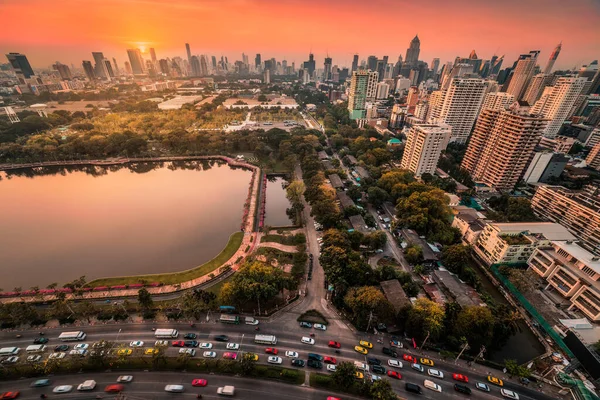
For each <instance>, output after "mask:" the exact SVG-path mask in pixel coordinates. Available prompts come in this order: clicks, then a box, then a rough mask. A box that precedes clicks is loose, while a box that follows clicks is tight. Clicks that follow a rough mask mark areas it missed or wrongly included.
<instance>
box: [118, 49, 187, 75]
mask: <svg viewBox="0 0 600 400" xmlns="http://www.w3.org/2000/svg"><path fill="white" fill-rule="evenodd" d="M185 45H186V47H187V49H188V52H189V44H187V43H186V44H185ZM127 56H128V57H129V62H130V63H131V70H132V71H133V75H144V73H145V70H144V59H143V58H142V52H141V51H140V49H127ZM190 58H191V56H190Z"/></svg>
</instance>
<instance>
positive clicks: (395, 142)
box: [388, 138, 402, 144]
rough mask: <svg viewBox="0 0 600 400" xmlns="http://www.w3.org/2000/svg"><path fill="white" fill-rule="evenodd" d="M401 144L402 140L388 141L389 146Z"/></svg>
mask: <svg viewBox="0 0 600 400" xmlns="http://www.w3.org/2000/svg"><path fill="white" fill-rule="evenodd" d="M400 143H402V142H401V141H400V139H396V138H393V139H390V140H388V144H400Z"/></svg>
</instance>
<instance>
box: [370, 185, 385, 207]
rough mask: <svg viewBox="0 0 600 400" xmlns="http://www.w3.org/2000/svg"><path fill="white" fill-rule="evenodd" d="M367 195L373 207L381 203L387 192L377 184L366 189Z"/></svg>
mask: <svg viewBox="0 0 600 400" xmlns="http://www.w3.org/2000/svg"><path fill="white" fill-rule="evenodd" d="M367 194H368V195H369V202H370V203H371V204H373V205H374V206H375V207H381V206H382V205H383V203H384V202H385V201H386V200H387V199H388V196H389V195H388V192H386V191H385V190H383V189H381V188H380V187H377V186H371V187H370V188H369V189H368V190H367Z"/></svg>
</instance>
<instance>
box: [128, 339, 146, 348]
mask: <svg viewBox="0 0 600 400" xmlns="http://www.w3.org/2000/svg"><path fill="white" fill-rule="evenodd" d="M143 345H144V342H142V341H141V340H136V341H134V342H131V343H129V347H142V346H143Z"/></svg>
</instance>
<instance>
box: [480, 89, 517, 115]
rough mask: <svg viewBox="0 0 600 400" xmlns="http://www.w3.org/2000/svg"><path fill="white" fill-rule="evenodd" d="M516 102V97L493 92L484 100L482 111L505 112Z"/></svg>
mask: <svg viewBox="0 0 600 400" xmlns="http://www.w3.org/2000/svg"><path fill="white" fill-rule="evenodd" d="M514 102H515V96H513V95H512V94H510V93H506V92H492V93H488V94H486V95H485V97H484V98H483V104H482V106H481V109H482V110H498V111H503V110H506V109H508V107H509V106H510V105H511V104H512V103H514Z"/></svg>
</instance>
